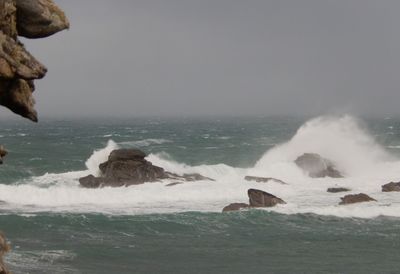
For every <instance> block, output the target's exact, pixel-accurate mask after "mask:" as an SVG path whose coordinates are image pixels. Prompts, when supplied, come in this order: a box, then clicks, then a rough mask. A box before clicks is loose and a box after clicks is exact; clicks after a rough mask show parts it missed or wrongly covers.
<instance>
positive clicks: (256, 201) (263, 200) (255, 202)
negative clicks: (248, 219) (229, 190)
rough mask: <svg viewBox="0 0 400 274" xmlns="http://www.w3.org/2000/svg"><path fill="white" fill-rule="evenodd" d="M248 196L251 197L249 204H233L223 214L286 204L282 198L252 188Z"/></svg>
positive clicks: (223, 210)
mask: <svg viewBox="0 0 400 274" xmlns="http://www.w3.org/2000/svg"><path fill="white" fill-rule="evenodd" d="M247 196H248V197H249V204H245V203H232V204H229V205H227V206H226V207H224V208H223V209H222V212H227V211H237V210H240V209H246V208H252V207H273V206H276V205H277V204H286V202H285V201H284V200H282V199H281V198H278V197H276V196H275V195H272V194H270V193H268V192H265V191H262V190H259V189H253V188H251V189H249V190H247Z"/></svg>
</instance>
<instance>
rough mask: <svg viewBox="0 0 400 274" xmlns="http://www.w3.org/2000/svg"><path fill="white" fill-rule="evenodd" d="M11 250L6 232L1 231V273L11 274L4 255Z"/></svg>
mask: <svg viewBox="0 0 400 274" xmlns="http://www.w3.org/2000/svg"><path fill="white" fill-rule="evenodd" d="M9 250H10V246H9V245H8V243H7V240H6V238H5V237H4V234H3V233H1V232H0V274H11V272H9V271H8V269H7V267H6V266H5V264H4V261H3V256H4V254H6V253H7V252H8V251H9Z"/></svg>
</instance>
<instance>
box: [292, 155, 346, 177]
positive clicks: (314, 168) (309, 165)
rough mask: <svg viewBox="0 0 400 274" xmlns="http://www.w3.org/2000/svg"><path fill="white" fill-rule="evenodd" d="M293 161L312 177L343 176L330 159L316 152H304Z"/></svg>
mask: <svg viewBox="0 0 400 274" xmlns="http://www.w3.org/2000/svg"><path fill="white" fill-rule="evenodd" d="M294 162H295V163H296V165H297V166H298V167H300V168H301V169H303V170H304V171H305V172H307V173H308V175H309V176H310V177H312V178H322V177H332V178H342V177H343V175H342V174H341V173H340V172H339V171H338V170H337V169H336V167H335V165H334V164H333V163H332V162H331V161H329V160H327V159H325V158H323V157H321V156H320V155H319V154H316V153H304V154H303V155H301V156H300V157H298V158H297V159H296V160H295V161H294Z"/></svg>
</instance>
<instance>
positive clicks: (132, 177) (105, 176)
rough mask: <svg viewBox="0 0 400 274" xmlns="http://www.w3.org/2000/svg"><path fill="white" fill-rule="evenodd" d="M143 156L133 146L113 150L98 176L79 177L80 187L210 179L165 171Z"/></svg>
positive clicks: (101, 165) (209, 179)
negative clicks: (131, 147)
mask: <svg viewBox="0 0 400 274" xmlns="http://www.w3.org/2000/svg"><path fill="white" fill-rule="evenodd" d="M145 157H146V154H145V153H144V152H143V151H141V150H138V149H134V148H133V149H117V150H113V151H112V152H111V153H110V155H109V156H108V160H107V161H106V162H104V163H102V164H100V165H99V169H100V171H101V176H100V177H95V176H93V175H88V176H86V177H82V178H80V179H79V183H80V184H81V186H82V187H86V188H98V187H104V186H112V187H120V186H130V185H138V184H143V183H147V182H157V181H160V180H163V179H173V180H178V181H179V182H177V183H173V184H169V186H172V185H176V184H179V183H182V182H192V181H200V180H208V181H211V180H212V179H211V178H207V177H204V176H202V175H200V174H197V173H193V174H183V175H177V174H174V173H171V172H167V171H165V170H164V169H163V168H161V167H158V166H155V165H153V164H152V163H151V162H149V161H147V160H146V159H145Z"/></svg>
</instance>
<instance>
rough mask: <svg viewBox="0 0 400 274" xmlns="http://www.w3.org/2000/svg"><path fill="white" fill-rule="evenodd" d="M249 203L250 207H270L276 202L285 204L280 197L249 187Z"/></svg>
mask: <svg viewBox="0 0 400 274" xmlns="http://www.w3.org/2000/svg"><path fill="white" fill-rule="evenodd" d="M247 195H248V196H249V204H250V206H251V207H272V206H276V205H277V204H286V203H285V201H283V200H282V199H281V198H278V197H276V196H275V195H272V194H270V193H268V192H265V191H262V190H259V189H253V188H251V189H249V190H248V191H247Z"/></svg>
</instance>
